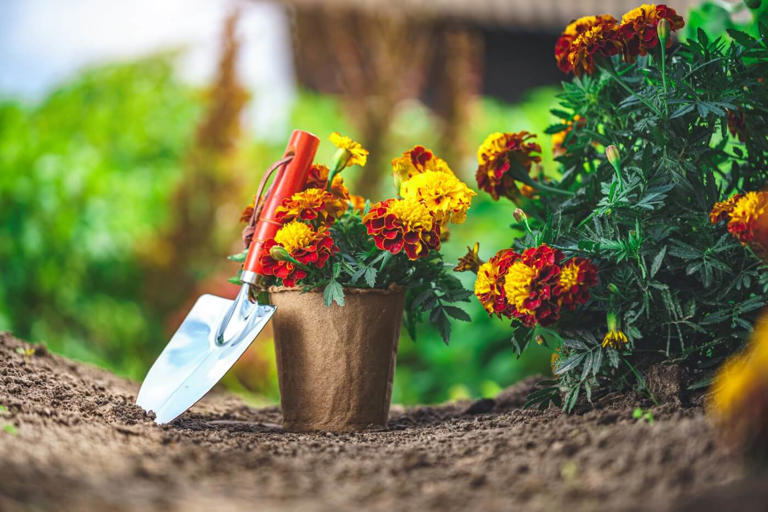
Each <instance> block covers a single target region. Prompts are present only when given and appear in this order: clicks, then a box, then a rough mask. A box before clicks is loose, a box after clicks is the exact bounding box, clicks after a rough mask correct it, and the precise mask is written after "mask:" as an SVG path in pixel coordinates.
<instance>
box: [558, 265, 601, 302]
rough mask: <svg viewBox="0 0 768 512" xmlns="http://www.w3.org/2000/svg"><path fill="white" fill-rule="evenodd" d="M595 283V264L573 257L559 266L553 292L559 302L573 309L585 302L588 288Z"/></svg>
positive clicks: (587, 297)
mask: <svg viewBox="0 0 768 512" xmlns="http://www.w3.org/2000/svg"><path fill="white" fill-rule="evenodd" d="M596 285H597V266H596V265H595V264H594V263H592V262H591V261H589V260H587V259H584V258H573V259H571V260H569V261H568V262H566V263H565V264H564V265H563V266H562V267H561V268H560V278H559V280H558V283H557V286H556V287H555V294H556V295H557V296H558V298H559V299H560V304H561V305H563V306H565V307H567V308H568V309H570V310H575V309H576V307H577V306H580V305H582V304H584V303H585V302H587V300H588V299H589V290H590V288H592V287H594V286H596Z"/></svg>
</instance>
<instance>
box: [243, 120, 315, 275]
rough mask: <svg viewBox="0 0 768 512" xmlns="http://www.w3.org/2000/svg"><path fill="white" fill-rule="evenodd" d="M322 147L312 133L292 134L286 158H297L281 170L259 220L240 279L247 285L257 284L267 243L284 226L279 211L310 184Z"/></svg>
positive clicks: (298, 132)
mask: <svg viewBox="0 0 768 512" xmlns="http://www.w3.org/2000/svg"><path fill="white" fill-rule="evenodd" d="M318 144H320V139H318V138H317V137H316V136H315V135H313V134H311V133H309V132H305V131H303V130H294V131H293V133H292V134H291V138H290V140H289V141H288V147H286V148H285V154H284V155H283V158H286V157H290V156H293V159H292V160H291V161H290V162H288V164H286V165H284V166H283V167H282V168H280V169H278V171H277V174H276V175H275V179H274V181H273V182H272V187H271V189H270V191H269V193H268V195H267V197H266V199H265V200H264V206H263V208H262V209H261V214H260V215H259V218H258V219H256V225H255V226H254V232H253V239H252V240H251V246H250V247H249V248H248V255H247V256H246V257H245V264H244V265H243V273H242V275H241V276H240V279H241V280H242V281H243V282H244V283H250V284H255V283H256V278H257V277H258V274H260V273H261V272H262V270H263V269H262V267H261V263H260V260H261V256H262V255H263V252H264V250H263V247H264V242H266V241H267V240H269V239H270V238H272V237H274V236H275V233H277V230H278V229H280V223H279V222H277V220H275V210H276V209H277V207H278V206H280V205H281V204H282V202H283V200H284V199H286V198H288V197H291V196H292V195H293V194H295V193H296V192H299V191H301V190H302V189H303V188H304V185H306V183H307V177H308V175H309V169H310V167H311V166H312V161H313V160H314V159H315V153H316V152H317V146H318ZM258 200H259V198H256V201H257V204H256V205H254V206H258Z"/></svg>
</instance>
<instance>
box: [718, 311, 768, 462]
mask: <svg viewBox="0 0 768 512" xmlns="http://www.w3.org/2000/svg"><path fill="white" fill-rule="evenodd" d="M766 368H768V318H766V317H765V316H763V317H762V318H761V319H760V320H758V322H757V323H756V324H755V330H754V331H753V333H752V335H751V337H750V341H749V344H748V345H747V347H746V349H745V350H744V351H742V352H741V353H739V354H736V355H734V356H732V357H731V358H730V359H729V360H727V361H726V362H725V364H724V365H723V366H722V367H721V368H720V369H719V370H718V372H717V374H716V376H715V379H714V381H713V382H712V388H711V389H712V393H711V394H710V396H709V399H708V403H707V410H708V412H709V413H710V414H711V415H712V416H713V417H714V419H715V420H716V422H717V424H718V426H719V427H720V429H721V432H722V434H724V437H725V438H726V439H727V440H728V441H734V442H736V443H737V444H739V445H741V447H742V448H744V449H747V450H750V451H753V452H755V453H752V454H751V455H754V456H757V457H760V456H763V457H765V456H768V452H766V451H765V450H766V448H768V446H766V445H765V439H766V435H767V434H768V372H767V371H766ZM755 449H757V451H755Z"/></svg>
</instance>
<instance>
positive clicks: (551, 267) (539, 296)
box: [504, 244, 563, 327]
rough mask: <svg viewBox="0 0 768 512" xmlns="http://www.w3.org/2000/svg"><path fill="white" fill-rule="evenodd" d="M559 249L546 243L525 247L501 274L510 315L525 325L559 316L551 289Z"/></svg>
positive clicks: (556, 273) (554, 284) (545, 322)
mask: <svg viewBox="0 0 768 512" xmlns="http://www.w3.org/2000/svg"><path fill="white" fill-rule="evenodd" d="M562 259H563V253H562V252H560V251H559V250H557V249H553V248H551V247H549V246H548V245H546V244H542V245H540V246H539V247H531V248H529V249H526V250H525V251H524V252H523V254H522V255H520V259H518V260H516V261H514V262H513V263H512V265H510V267H509V270H507V274H506V276H504V293H505V294H506V298H507V302H508V303H509V305H510V306H511V312H512V316H514V317H515V318H517V319H519V320H520V321H521V322H522V323H523V325H525V326H526V327H533V326H534V325H536V324H539V325H550V324H552V323H554V322H556V321H557V320H558V318H559V317H560V303H559V300H558V297H557V294H556V293H555V290H556V288H557V285H558V283H559V278H560V266H559V264H560V262H561V261H562Z"/></svg>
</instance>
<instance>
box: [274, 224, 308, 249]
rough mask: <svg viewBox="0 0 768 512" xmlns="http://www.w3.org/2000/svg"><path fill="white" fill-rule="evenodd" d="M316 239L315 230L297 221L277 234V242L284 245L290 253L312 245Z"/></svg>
mask: <svg viewBox="0 0 768 512" xmlns="http://www.w3.org/2000/svg"><path fill="white" fill-rule="evenodd" d="M315 238H316V233H315V230H314V229H312V228H311V227H310V226H308V225H306V224H304V223H303V222H299V221H297V220H295V221H293V222H289V223H288V224H285V225H284V226H283V227H281V228H280V229H279V230H278V231H277V233H275V242H277V243H278V244H280V245H282V246H283V247H284V248H285V250H286V251H288V252H289V253H293V252H294V251H296V250H297V249H303V248H304V247H307V246H309V245H311V244H312V242H314V241H315Z"/></svg>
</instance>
